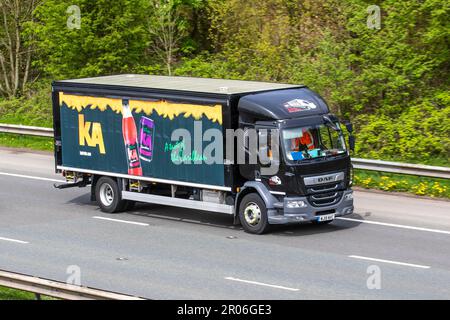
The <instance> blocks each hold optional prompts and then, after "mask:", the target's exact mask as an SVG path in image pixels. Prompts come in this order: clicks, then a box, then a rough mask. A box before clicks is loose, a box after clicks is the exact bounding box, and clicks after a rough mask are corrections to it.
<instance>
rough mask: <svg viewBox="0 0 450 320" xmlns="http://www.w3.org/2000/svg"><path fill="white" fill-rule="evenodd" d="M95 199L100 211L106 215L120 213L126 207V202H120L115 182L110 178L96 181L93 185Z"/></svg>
mask: <svg viewBox="0 0 450 320" xmlns="http://www.w3.org/2000/svg"><path fill="white" fill-rule="evenodd" d="M95 197H96V199H97V203H98V205H99V207H100V209H101V210H102V211H103V212H106V213H116V212H121V211H123V210H124V209H125V207H126V205H127V201H125V200H122V195H121V192H120V190H119V186H118V185H117V181H116V180H114V179H112V178H110V177H101V178H100V179H98V181H97V184H96V185H95Z"/></svg>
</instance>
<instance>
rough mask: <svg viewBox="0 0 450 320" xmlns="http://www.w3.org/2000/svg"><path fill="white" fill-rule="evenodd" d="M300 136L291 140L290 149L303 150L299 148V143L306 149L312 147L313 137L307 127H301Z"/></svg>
mask: <svg viewBox="0 0 450 320" xmlns="http://www.w3.org/2000/svg"><path fill="white" fill-rule="evenodd" d="M302 134H303V135H302V136H301V137H297V138H294V139H292V140H291V149H292V151H301V150H304V148H303V149H301V148H300V145H304V146H306V147H307V148H308V150H312V149H314V138H313V136H312V134H311V132H310V131H309V130H308V129H302Z"/></svg>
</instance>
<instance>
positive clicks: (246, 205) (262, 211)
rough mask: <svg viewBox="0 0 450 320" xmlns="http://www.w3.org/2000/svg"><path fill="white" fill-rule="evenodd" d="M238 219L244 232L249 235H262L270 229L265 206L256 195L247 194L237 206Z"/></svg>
mask: <svg viewBox="0 0 450 320" xmlns="http://www.w3.org/2000/svg"><path fill="white" fill-rule="evenodd" d="M239 219H240V221H241V224H242V227H243V228H244V230H245V231H246V232H249V233H254V234H263V233H265V232H267V231H268V230H269V227H270V225H269V221H268V219H267V208H266V204H265V203H264V201H263V199H261V197H260V196H259V195H258V194H256V193H250V194H247V195H246V196H244V198H243V199H242V201H241V204H240V205H239Z"/></svg>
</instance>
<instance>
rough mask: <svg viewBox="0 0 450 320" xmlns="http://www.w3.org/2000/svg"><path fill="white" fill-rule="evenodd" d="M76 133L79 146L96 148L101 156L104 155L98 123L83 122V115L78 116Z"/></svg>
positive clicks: (100, 127)
mask: <svg viewBox="0 0 450 320" xmlns="http://www.w3.org/2000/svg"><path fill="white" fill-rule="evenodd" d="M78 131H79V143H80V146H85V145H87V146H89V147H94V148H95V147H97V146H98V148H99V151H100V153H101V154H105V144H104V142H103V133H102V125H101V123H99V122H90V121H86V122H85V121H84V115H83V114H80V115H78Z"/></svg>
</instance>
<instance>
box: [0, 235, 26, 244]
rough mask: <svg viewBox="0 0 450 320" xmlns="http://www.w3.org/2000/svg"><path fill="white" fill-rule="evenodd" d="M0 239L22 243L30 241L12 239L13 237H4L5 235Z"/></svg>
mask: <svg viewBox="0 0 450 320" xmlns="http://www.w3.org/2000/svg"><path fill="white" fill-rule="evenodd" d="M0 240H2V241H9V242H15V243H21V244H27V243H29V242H27V241H22V240H16V239H11V238H3V237H0Z"/></svg>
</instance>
